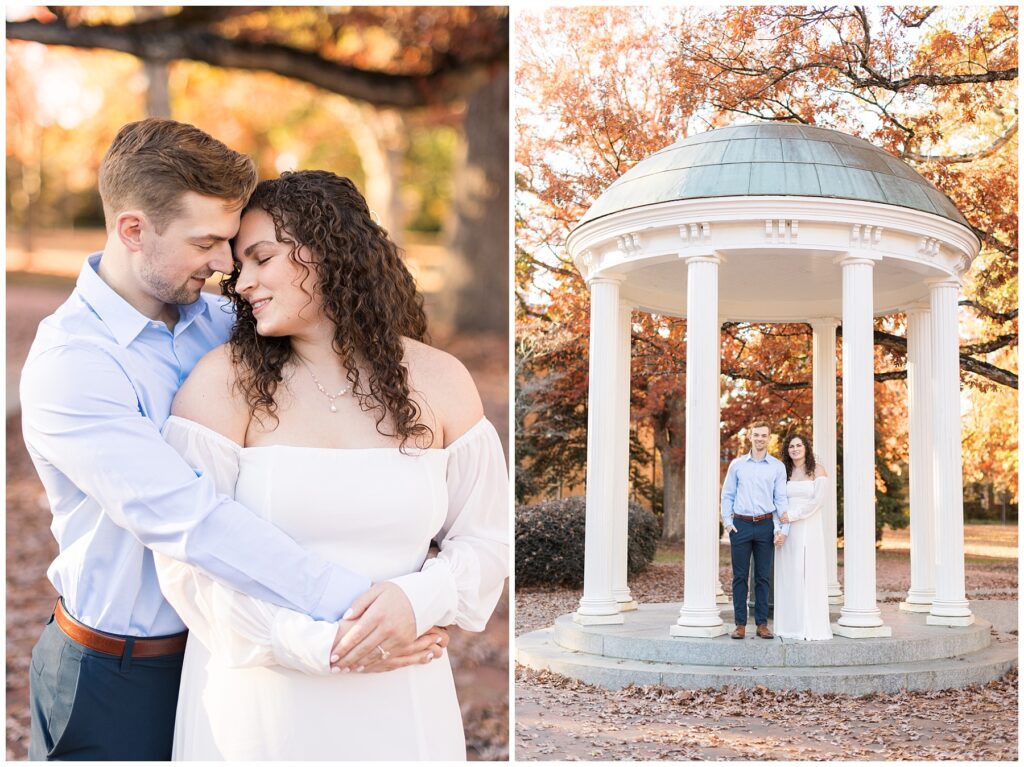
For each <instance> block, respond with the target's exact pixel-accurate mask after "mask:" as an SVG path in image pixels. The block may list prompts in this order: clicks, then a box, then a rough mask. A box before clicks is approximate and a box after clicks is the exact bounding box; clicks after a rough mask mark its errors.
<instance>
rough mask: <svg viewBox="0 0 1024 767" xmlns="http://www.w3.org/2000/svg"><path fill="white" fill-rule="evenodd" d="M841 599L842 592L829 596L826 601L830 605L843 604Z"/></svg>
mask: <svg viewBox="0 0 1024 767" xmlns="http://www.w3.org/2000/svg"><path fill="white" fill-rule="evenodd" d="M843 601H844V600H843V595H842V594H840V595H839V596H835V597H829V598H828V603H829V604H830V605H841V604H843Z"/></svg>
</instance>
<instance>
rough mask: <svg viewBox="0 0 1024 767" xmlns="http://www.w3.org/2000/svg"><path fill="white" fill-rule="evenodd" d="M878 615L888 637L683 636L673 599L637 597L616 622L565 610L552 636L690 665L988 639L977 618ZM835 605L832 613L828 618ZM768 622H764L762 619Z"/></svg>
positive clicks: (928, 653)
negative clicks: (580, 618) (676, 631)
mask: <svg viewBox="0 0 1024 767" xmlns="http://www.w3.org/2000/svg"><path fill="white" fill-rule="evenodd" d="M880 609H881V612H882V620H883V622H884V623H885V625H887V626H889V627H890V628H891V629H892V636H891V637H876V638H866V639H850V638H846V637H840V636H835V637H834V638H833V639H831V640H829V641H825V642H805V641H799V640H794V639H781V638H778V637H777V638H775V639H770V640H765V639H760V638H758V637H756V636H754V626H753V625H752V624H750V625H748V626H747V638H746V639H744V640H735V639H732V638H730V637H729V636H728V635H725V636H719V637H715V638H714V639H707V638H682V637H672V636H670V635H669V627H670V626H671V625H672V624H674V623H675V621H676V618H677V617H678V615H679V604H678V603H663V604H644V605H640V607H639V609H637V610H636V611H633V612H628V613H624V614H623V618H624V620H625V622H624V623H622V624H619V625H599V626H581V625H579V624H577V623H574V622H573V620H572V616H571V615H563V616H561V617H560V618H558V619H557V620H556V621H555V625H554V632H553V637H552V638H553V641H554V642H555V643H557V644H558V645H560V646H561V647H562V648H564V649H566V650H570V651H576V652H583V653H588V654H591V655H601V656H605V657H608V658H616V659H621V660H634V661H649V662H653V663H684V664H693V665H697V666H729V667H732V666H757V667H759V668H763V667H769V666H771V667H784V668H790V667H798V668H799V667H811V666H815V667H817V666H858V665H877V664H883V663H909V662H915V661H924V660H935V659H940V658H950V657H953V656H957V655H964V654H967V653H972V652H976V651H978V650H982V649H984V648H985V647H987V646H988V645H989V643H990V641H991V628H992V627H991V624H990V623H988V622H987V621H984V620H982V619H980V618H977V617H976V618H975V622H974V623H973V624H972V625H970V626H963V627H953V626H929V625H928V624H927V622H926V619H927V615H926V614H923V613H908V612H904V611H902V610H899V609H897V607H896V605H880ZM837 617H838V613H836V614H834V615H833V621H835V619H836V618H837ZM722 620H723V621H724V622H725V623H726V625H727V627H728V628H729V629H730V630H731V629H732V612H731V610H728V609H727V608H726V609H723V610H722ZM769 625H771V624H769Z"/></svg>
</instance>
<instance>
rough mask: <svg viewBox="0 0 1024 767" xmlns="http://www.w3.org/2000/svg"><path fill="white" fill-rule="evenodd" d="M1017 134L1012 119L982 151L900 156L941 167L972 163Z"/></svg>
mask: <svg viewBox="0 0 1024 767" xmlns="http://www.w3.org/2000/svg"><path fill="white" fill-rule="evenodd" d="M1016 133H1017V118H1016V117H1015V118H1014V119H1013V122H1012V123H1011V124H1010V127H1009V128H1007V129H1006V130H1005V131H1003V134H1002V135H1001V136H999V138H997V139H996V140H995V141H993V142H992V143H991V144H989V145H988V146H987V147H985V148H984V149H979V150H978V151H977V152H969V153H967V154H954V155H948V156H944V155H938V154H917V153H915V152H904V153H903V154H902V155H901V156H902V157H903V159H905V160H914V161H915V162H937V163H942V164H943V165H950V164H952V163H957V162H973V161H974V160H981V159H983V158H985V157H989V156H990V155H993V154H995V153H996V152H998V151H999V150H1000V149H1002V148H1003V147H1004V146H1006V144H1007V142H1009V140H1010V139H1011V138H1013V137H1014V136H1015V135H1016Z"/></svg>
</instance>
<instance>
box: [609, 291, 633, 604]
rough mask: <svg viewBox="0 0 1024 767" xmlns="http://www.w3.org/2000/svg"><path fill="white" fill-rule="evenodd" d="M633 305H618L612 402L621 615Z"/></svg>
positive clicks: (615, 586)
mask: <svg viewBox="0 0 1024 767" xmlns="http://www.w3.org/2000/svg"><path fill="white" fill-rule="evenodd" d="M632 340H633V306H632V304H629V303H626V302H624V301H620V302H619V316H618V343H619V351H618V356H617V358H616V362H617V364H618V371H617V375H618V377H619V381H618V392H617V394H618V400H617V401H616V403H615V408H616V410H615V451H616V452H615V496H614V498H615V509H614V515H615V521H614V525H613V534H612V557H613V562H612V564H613V567H612V595H613V596H614V597H615V602H616V604H617V605H618V607H619V611H620V612H627V611H629V610H635V609H636V602H635V601H634V600H633V597H632V596H631V595H630V593H629V581H628V577H629V572H628V564H629V401H630V395H631V387H630V354H631V352H632V349H631V346H632Z"/></svg>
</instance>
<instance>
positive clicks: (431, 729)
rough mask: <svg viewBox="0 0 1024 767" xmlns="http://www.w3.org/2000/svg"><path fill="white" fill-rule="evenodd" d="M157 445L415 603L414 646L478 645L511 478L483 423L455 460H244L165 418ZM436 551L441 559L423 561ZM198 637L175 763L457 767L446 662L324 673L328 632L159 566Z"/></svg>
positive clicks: (313, 454) (193, 572)
mask: <svg viewBox="0 0 1024 767" xmlns="http://www.w3.org/2000/svg"><path fill="white" fill-rule="evenodd" d="M163 433H164V438H165V439H166V440H167V441H168V442H169V443H170V444H171V445H173V446H174V447H175V448H176V449H177V450H178V451H179V452H180V453H181V454H182V455H183V456H184V457H185V459H186V460H187V461H188V462H189V463H190V464H191V465H192V466H193V467H195V468H196V469H198V470H200V471H203V472H204V473H209V474H211V475H212V476H213V477H214V478H215V480H216V483H217V488H218V491H219V492H222V493H224V494H226V495H230V496H233V497H234V498H236V499H237V500H238V501H240V502H241V503H242V504H244V505H246V506H247V507H248V508H249V509H251V510H252V511H253V512H254V513H256V514H258V515H260V516H262V517H264V518H265V519H267V520H269V521H270V522H272V523H273V524H275V525H277V526H278V527H280V528H281V529H282V530H284V531H285V532H286V533H287V534H288V535H290V536H291V537H292V538H293V539H294V540H296V541H297V542H298V543H300V544H302V545H303V546H305V547H306V548H307V549H309V550H310V551H311V552H313V553H315V554H317V555H319V556H321V557H323V558H324V559H328V560H331V561H335V562H338V563H339V564H343V565H344V566H345V567H347V568H348V569H350V570H355V571H357V572H360V573H362V574H363V575H366V576H367V577H369V578H370V579H372V580H373V581H375V582H379V581H383V580H391V581H393V582H395V583H396V584H398V585H399V586H400V587H401V588H402V589H403V591H404V592H405V593H406V595H407V596H408V597H409V600H410V602H411V603H412V606H413V610H414V613H415V616H416V628H417V633H418V634H422V633H423V632H424V631H426V630H427V629H428V628H430V627H431V626H434V625H441V626H445V625H450V624H456V625H458V626H460V627H462V628H464V629H467V630H469V631H482V630H483V629H484V627H485V625H486V623H487V620H488V618H489V617H490V615H491V612H492V611H493V610H494V607H495V604H496V603H497V601H498V598H499V596H500V594H501V590H502V585H503V583H504V579H505V577H506V576H507V574H508V533H507V531H508V511H507V510H508V496H507V490H508V474H507V470H506V467H505V458H504V454H503V452H502V449H501V442H500V440H499V438H498V435H497V432H496V431H495V430H494V427H493V426H492V425H491V424H490V422H488V421H487V420H486V419H481V420H480V421H479V422H478V423H477V424H476V425H475V426H473V428H471V429H470V430H469V431H468V432H466V433H465V434H464V435H463V436H462V437H460V438H459V439H458V440H456V441H455V442H454V443H452V444H451V445H450V446H448V447H447V448H443V449H432V450H422V451H412V452H408V453H403V452H401V451H400V450H398V449H397V448H369V449H340V450H335V449H327V448H309V447H289V446H265V447H240V446H239V445H237V444H235V443H234V442H232V441H231V440H229V439H227V438H225V437H223V436H222V435H220V434H218V433H216V432H214V431H212V430H210V429H207V428H206V427H204V426H201V425H200V424H197V423H194V422H192V421H188V420H185V419H182V418H178V417H175V416H172V417H171V418H170V419H168V421H167V423H166V425H165V426H164V431H163ZM431 539H436V540H437V541H438V543H439V545H440V549H441V551H440V554H439V555H438V556H437V557H436V558H432V559H429V560H428V559H426V557H427V553H428V550H429V547H430V541H431ZM155 556H156V562H157V572H158V574H159V578H160V586H161V589H162V590H163V593H164V595H165V596H166V597H167V599H168V601H169V602H170V603H171V604H172V605H173V606H174V608H175V610H177V611H178V613H179V615H180V616H181V618H182V620H183V621H184V622H185V624H186V625H187V626H188V628H189V638H188V647H187V649H186V651H185V662H184V668H183V669H182V676H181V691H180V694H179V698H178V709H177V719H176V722H175V729H174V750H173V758H174V759H175V760H199V759H204V760H205V759H210V760H267V759H276V760H315V759H330V760H464V759H465V758H466V751H465V741H464V736H463V728H462V718H461V715H460V711H459V704H458V700H457V699H456V696H455V686H454V682H453V679H452V672H451V667H450V665H449V663H448V656H447V653H446V654H445V655H443V656H442V657H441V658H440V659H438V660H434V661H431V662H430V663H428V664H424V665H415V666H408V667H405V668H401V669H397V670H395V671H389V672H386V673H372V674H360V673H354V672H353V673H348V674H331V673H330V654H331V647H332V645H333V642H334V637H335V634H336V630H337V624H336V623H333V622H325V621H316V620H313V619H311V618H309V617H308V616H306V615H303V614H300V613H297V612H293V611H291V610H287V609H285V608H282V607H278V606H276V605H273V604H271V603H269V602H264V601H261V600H258V599H254V598H252V597H249V596H246V595H244V594H242V593H240V592H237V591H234V590H233V589H231V588H228V587H226V586H223V585H222V584H220V583H218V582H217V581H215V580H213V579H212V578H210V577H209V576H207V575H205V574H204V573H203V572H202V571H201V570H199V569H197V568H195V567H192V566H189V565H186V564H183V563H181V562H178V561H176V560H172V559H169V558H168V557H166V556H162V555H155Z"/></svg>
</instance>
